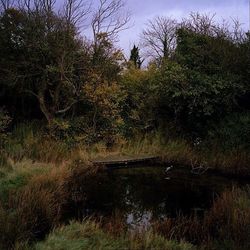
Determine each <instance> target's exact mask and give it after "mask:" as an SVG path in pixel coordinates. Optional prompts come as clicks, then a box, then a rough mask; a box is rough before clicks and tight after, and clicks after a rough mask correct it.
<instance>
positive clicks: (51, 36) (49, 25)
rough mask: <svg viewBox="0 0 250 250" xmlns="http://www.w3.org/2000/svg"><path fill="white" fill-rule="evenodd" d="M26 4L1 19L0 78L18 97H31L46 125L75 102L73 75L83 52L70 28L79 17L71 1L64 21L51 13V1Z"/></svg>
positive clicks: (78, 92)
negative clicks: (13, 88)
mask: <svg viewBox="0 0 250 250" xmlns="http://www.w3.org/2000/svg"><path fill="white" fill-rule="evenodd" d="M70 1H71V0H70ZM76 3H77V2H76V1H75V2H74V4H76ZM29 4H30V2H29ZM29 4H28V5H27V4H26V6H27V9H20V10H6V11H5V12H4V13H3V15H2V16H1V19H0V23H1V25H0V27H1V28H0V33H1V39H0V40H1V41H0V45H1V48H2V49H1V51H2V53H3V55H2V56H1V61H0V63H1V72H0V75H3V76H4V77H3V79H5V80H4V82H5V83H7V84H12V85H14V86H15V88H16V89H17V91H18V93H19V95H25V94H26V95H27V94H29V95H31V96H33V97H35V98H36V100H37V102H38V104H39V109H40V111H41V112H42V114H43V115H44V116H45V118H46V120H47V122H48V124H51V123H52V122H53V119H54V118H55V117H56V116H58V115H62V114H64V113H66V112H67V111H68V110H69V109H70V108H71V107H72V106H73V105H74V104H75V103H77V102H78V101H79V100H80V99H81V97H80V96H81V87H80V86H79V82H78V81H79V76H78V75H76V71H78V72H79V71H83V70H84V69H83V67H82V65H80V61H82V58H84V55H85V51H84V46H83V44H82V42H81V41H80V39H79V37H78V35H77V32H78V31H77V28H76V26H75V25H76V21H77V20H79V17H80V16H79V15H80V14H76V12H75V11H74V8H73V3H72V2H71V3H70V4H68V7H67V12H66V13H67V14H65V15H64V16H63V15H62V14H61V13H59V12H58V13H56V12H55V11H54V5H55V2H53V1H45V0H44V1H43V0H39V1H35V2H34V4H30V5H29ZM66 5H67V4H66ZM69 5H70V6H69ZM23 6H25V4H24V5H23ZM31 6H33V7H31ZM70 9H71V10H70ZM77 11H79V10H77ZM79 13H82V14H83V15H85V14H86V12H84V11H83V12H79ZM75 14H76V15H75ZM69 15H71V17H70V16H69ZM82 17H83V16H82ZM73 20H74V21H73ZM72 22H73V23H72ZM3 48H5V50H4V49H3ZM6 62H7V63H6Z"/></svg>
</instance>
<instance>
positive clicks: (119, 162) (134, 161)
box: [92, 156, 160, 167]
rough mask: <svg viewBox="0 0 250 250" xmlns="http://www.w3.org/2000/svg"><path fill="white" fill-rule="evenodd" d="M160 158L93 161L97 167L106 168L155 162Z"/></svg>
mask: <svg viewBox="0 0 250 250" xmlns="http://www.w3.org/2000/svg"><path fill="white" fill-rule="evenodd" d="M159 159H160V157H158V156H109V157H104V158H97V159H94V160H92V163H93V164H95V165H105V166H110V167H111V166H114V167H115V166H121V165H122V166H124V165H125V166H126V165H133V164H139V163H145V162H153V161H157V160H159Z"/></svg>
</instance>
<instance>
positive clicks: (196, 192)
mask: <svg viewBox="0 0 250 250" xmlns="http://www.w3.org/2000/svg"><path fill="white" fill-rule="evenodd" d="M241 185H243V184H242V183H241V184H240V182H239V181H238V180H233V179H228V178H225V177H221V176H216V175H211V174H208V173H205V174H203V175H195V174H192V173H191V172H190V170H187V169H185V168H179V169H177V168H173V169H172V170H170V171H168V172H166V167H161V166H150V167H145V166H142V167H133V168H121V169H109V170H107V171H105V172H104V173H103V176H102V178H101V179H100V180H98V181H96V183H95V185H93V186H92V189H91V198H90V199H89V200H88V201H87V206H86V204H85V206H84V208H82V207H81V205H80V204H78V205H77V206H78V207H77V210H78V215H79V214H81V216H86V215H93V214H98V216H103V217H105V218H108V217H110V216H114V215H115V214H116V215H117V214H118V215H119V217H120V218H122V220H123V222H124V223H126V224H127V225H128V226H129V227H130V228H132V229H133V228H140V227H147V226H149V225H150V223H151V222H152V221H155V220H161V219H164V218H166V217H176V216H177V215H178V214H183V215H193V214H196V215H197V216H202V215H203V214H204V211H206V210H207V209H209V208H210V207H211V206H212V204H213V202H214V200H215V198H216V197H217V196H218V195H219V194H220V193H221V192H223V191H225V190H226V189H232V187H233V186H236V187H237V186H241Z"/></svg>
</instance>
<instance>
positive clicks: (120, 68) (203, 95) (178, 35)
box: [0, 0, 250, 140]
mask: <svg viewBox="0 0 250 250" xmlns="http://www.w3.org/2000/svg"><path fill="white" fill-rule="evenodd" d="M130 18H131V16H130V14H129V12H127V11H126V9H125V4H124V2H123V1H122V0H99V5H98V6H97V7H96V8H92V6H91V5H90V4H89V3H88V2H87V1H86V2H83V1H80V0H65V2H64V3H63V4H62V5H61V6H59V5H58V3H57V2H56V1H55V0H21V1H15V0H13V1H10V0H1V11H0V53H1V55H0V86H1V88H0V107H1V106H2V107H4V108H5V109H6V110H7V111H8V112H9V114H10V116H11V117H12V118H13V120H14V123H15V122H17V121H22V120H27V119H28V120H30V119H41V118H44V119H45V120H46V122H47V124H48V126H49V127H53V126H55V129H56V130H60V129H62V130H67V129H68V128H69V127H70V128H72V130H76V131H77V132H79V133H86V134H90V135H92V136H93V137H94V138H96V140H97V139H98V138H104V137H107V138H109V137H112V135H115V134H117V133H121V134H124V135H128V134H131V133H132V132H133V131H134V130H136V129H138V130H139V131H147V130H149V129H156V128H159V127H160V126H162V125H163V124H166V123H168V122H169V121H171V122H173V123H174V124H175V125H176V126H180V127H181V128H182V129H185V130H191V131H192V130H195V131H202V130H206V126H209V125H211V124H212V123H216V122H218V121H219V120H220V119H222V118H223V117H226V116H228V115H230V114H231V113H232V114H235V113H239V114H240V113H246V112H248V110H249V103H250V100H249V95H250V94H249V93H250V86H249V79H250V78H249V73H250V49H249V44H250V35H249V33H245V32H244V31H243V30H242V29H241V26H240V23H239V22H238V21H234V25H233V29H232V30H231V28H230V25H229V24H227V23H226V22H223V23H221V24H218V23H216V22H215V21H214V16H213V15H212V16H211V15H201V14H199V13H191V14H190V16H189V18H186V19H184V20H182V21H181V22H177V21H176V20H174V19H171V18H168V17H156V18H154V19H152V20H150V21H148V23H147V26H146V28H145V29H144V30H143V31H142V37H141V41H142V42H141V44H142V46H143V47H142V48H139V47H140V46H136V45H134V47H133V48H132V49H131V54H130V57H129V59H128V60H126V58H125V56H124V54H123V53H122V51H121V50H120V49H118V48H117V47H116V42H117V39H118V35H119V32H120V31H122V30H124V29H126V28H128V27H129V21H130ZM86 25H88V26H86ZM83 27H84V28H86V27H90V28H91V30H92V34H93V38H92V39H87V38H86V37H84V33H83V32H82V28H83ZM141 50H144V51H146V52H145V53H146V55H147V56H148V57H149V58H150V61H149V63H148V64H147V66H146V67H144V68H143V69H142V64H143V62H144V61H145V56H141ZM5 113H6V112H5V111H2V114H4V115H3V116H4V117H5ZM65 120H66V121H67V124H66V125H65V122H64V121H65ZM62 121H63V122H62ZM71 121H74V124H72V123H71ZM199 133H200V132H199Z"/></svg>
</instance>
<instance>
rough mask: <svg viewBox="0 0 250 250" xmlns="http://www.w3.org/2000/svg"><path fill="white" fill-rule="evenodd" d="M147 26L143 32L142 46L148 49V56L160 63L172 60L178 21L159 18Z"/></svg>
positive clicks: (149, 22) (150, 21)
mask: <svg viewBox="0 0 250 250" xmlns="http://www.w3.org/2000/svg"><path fill="white" fill-rule="evenodd" d="M146 26H147V28H146V29H144V30H143V32H142V44H143V46H144V47H145V48H146V54H147V56H149V57H151V58H153V59H154V60H156V61H157V62H158V63H161V62H162V61H163V59H166V58H170V57H171V56H172V54H173V52H174V50H175V47H176V34H175V33H176V29H177V27H178V23H177V21H176V20H175V19H171V18H166V17H160V16H158V17H156V18H154V19H153V20H149V21H148V23H147V24H146Z"/></svg>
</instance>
